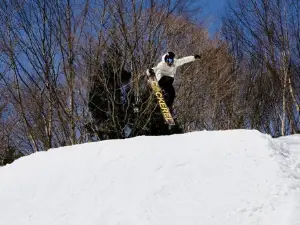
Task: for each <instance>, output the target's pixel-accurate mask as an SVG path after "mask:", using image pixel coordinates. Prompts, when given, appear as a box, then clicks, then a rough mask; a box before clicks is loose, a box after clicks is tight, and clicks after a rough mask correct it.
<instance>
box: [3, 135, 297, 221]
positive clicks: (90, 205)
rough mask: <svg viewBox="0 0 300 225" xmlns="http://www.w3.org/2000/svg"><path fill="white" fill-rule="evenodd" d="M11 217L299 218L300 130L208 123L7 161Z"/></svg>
mask: <svg viewBox="0 0 300 225" xmlns="http://www.w3.org/2000/svg"><path fill="white" fill-rule="evenodd" d="M0 224H4V225H27V224H28V225H29V224H30V225H50V224H51V225H83V224H84V225H117V224H118V225H169V224H172V225H199V224H205V225H218V224H220V225H235V224H238V225H248V224H255V225H300V136H299V135H298V136H297V135H292V136H288V137H284V138H276V139H273V138H271V137H270V136H268V135H265V134H262V133H260V132H258V131H255V130H230V131H201V132H200V131H199V132H192V133H186V134H181V135H172V136H159V137H145V136H142V137H136V138H131V139H125V140H111V141H103V142H94V143H87V144H82V145H75V146H70V147H64V148H58V149H51V150H49V151H48V152H39V153H35V154H32V155H30V156H27V157H23V158H21V159H19V160H17V161H15V162H14V163H13V164H11V165H8V166H5V167H2V168H0Z"/></svg>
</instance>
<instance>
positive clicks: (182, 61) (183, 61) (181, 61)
mask: <svg viewBox="0 0 300 225" xmlns="http://www.w3.org/2000/svg"><path fill="white" fill-rule="evenodd" d="M199 58H200V56H199V55H193V56H186V57H183V58H181V59H177V61H176V66H182V65H183V64H186V63H189V62H193V61H195V60H196V59H199Z"/></svg>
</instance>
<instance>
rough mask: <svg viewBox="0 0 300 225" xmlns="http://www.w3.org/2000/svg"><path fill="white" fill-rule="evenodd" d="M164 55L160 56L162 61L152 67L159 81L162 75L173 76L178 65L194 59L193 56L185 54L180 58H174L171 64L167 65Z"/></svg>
mask: <svg viewBox="0 0 300 225" xmlns="http://www.w3.org/2000/svg"><path fill="white" fill-rule="evenodd" d="M165 55H166V54H165ZM165 55H163V56H162V61H160V62H159V63H158V64H157V66H156V67H153V68H152V69H153V71H154V73H155V75H156V78H157V81H159V80H160V78H162V77H163V76H169V77H173V78H174V75H175V74H176V70H177V68H178V67H179V66H182V65H183V64H186V63H189V62H193V61H195V56H186V57H183V58H181V59H174V63H173V65H172V66H168V65H167V63H166V62H165V60H164V58H165Z"/></svg>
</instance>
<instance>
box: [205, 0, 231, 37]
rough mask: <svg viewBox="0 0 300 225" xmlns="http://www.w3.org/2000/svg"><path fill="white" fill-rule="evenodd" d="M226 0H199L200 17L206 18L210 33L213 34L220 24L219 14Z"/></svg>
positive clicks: (222, 10)
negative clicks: (201, 11)
mask: <svg viewBox="0 0 300 225" xmlns="http://www.w3.org/2000/svg"><path fill="white" fill-rule="evenodd" d="M226 4H227V0H201V5H202V6H203V15H202V18H203V19H205V20H207V22H208V28H209V32H210V34H214V33H215V31H216V30H218V29H219V28H220V26H221V21H220V15H221V14H222V13H223V12H224V9H225V6H226Z"/></svg>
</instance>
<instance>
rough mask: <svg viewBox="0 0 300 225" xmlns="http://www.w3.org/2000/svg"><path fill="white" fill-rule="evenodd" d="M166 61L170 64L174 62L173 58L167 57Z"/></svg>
mask: <svg viewBox="0 0 300 225" xmlns="http://www.w3.org/2000/svg"><path fill="white" fill-rule="evenodd" d="M166 62H167V63H170V64H172V63H173V62H174V59H173V58H167V59H166Z"/></svg>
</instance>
